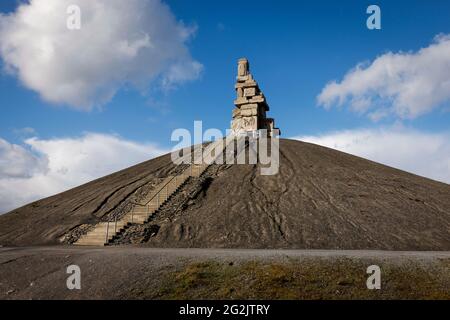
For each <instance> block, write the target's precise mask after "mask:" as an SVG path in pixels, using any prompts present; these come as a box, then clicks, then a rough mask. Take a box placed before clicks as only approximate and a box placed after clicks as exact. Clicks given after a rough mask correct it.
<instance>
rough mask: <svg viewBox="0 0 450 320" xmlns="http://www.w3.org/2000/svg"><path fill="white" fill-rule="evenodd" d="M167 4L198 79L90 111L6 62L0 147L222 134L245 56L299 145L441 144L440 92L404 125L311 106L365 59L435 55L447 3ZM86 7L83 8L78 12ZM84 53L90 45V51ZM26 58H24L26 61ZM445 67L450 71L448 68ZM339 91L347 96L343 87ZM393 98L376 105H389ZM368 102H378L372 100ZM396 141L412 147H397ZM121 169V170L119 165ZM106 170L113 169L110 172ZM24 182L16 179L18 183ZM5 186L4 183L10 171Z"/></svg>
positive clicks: (120, 94)
mask: <svg viewBox="0 0 450 320" xmlns="http://www.w3.org/2000/svg"><path fill="white" fill-rule="evenodd" d="M82 1H83V0H81V2H82ZM142 1H147V0H142ZM36 2H38V0H37V1H36ZM50 2H52V1H50ZM50 2H49V3H50ZM72 2H74V3H75V2H77V1H72ZM132 2H136V1H134V0H133V1H130V3H132ZM138 2H139V1H138ZM165 3H166V4H167V5H168V6H169V8H170V11H171V13H172V15H173V16H174V17H175V19H176V20H177V23H180V21H182V22H183V23H184V25H185V27H186V28H187V29H189V30H191V31H192V30H194V29H195V32H193V33H192V35H191V36H189V37H188V39H186V40H185V41H183V45H184V47H185V49H186V51H187V52H188V53H187V55H188V56H189V57H188V58H186V57H185V56H183V59H190V60H192V61H195V62H197V63H199V64H200V65H201V66H202V70H201V72H200V73H199V74H196V75H195V76H192V79H189V80H187V81H179V83H175V84H174V86H172V87H171V88H170V89H161V86H159V85H158V82H157V80H152V81H147V82H145V85H143V86H141V87H140V88H139V89H136V88H135V87H134V86H133V85H132V84H130V83H122V84H120V85H117V88H116V89H117V90H116V91H115V94H114V96H113V97H112V98H111V99H109V100H108V101H106V102H105V103H97V104H96V105H95V106H94V107H91V108H90V110H88V111H86V110H80V108H77V107H73V106H70V104H67V103H54V102H49V101H48V99H47V100H46V99H45V98H43V95H42V92H39V90H36V89H35V88H32V87H30V85H27V84H26V83H24V81H23V79H21V78H20V76H18V75H17V73H14V72H13V73H11V72H7V71H6V69H7V63H6V62H5V60H6V59H5V54H4V53H3V55H2V58H3V59H2V70H3V71H2V73H1V75H0V112H1V117H0V138H1V139H3V140H4V141H5V143H8V144H9V147H11V146H20V147H23V148H24V150H25V151H26V152H27V151H30V149H32V150H31V151H30V152H33V155H32V157H36V158H39V157H43V156H44V157H45V156H47V157H48V159H47V161H50V162H51V161H52V155H50V154H45V152H46V151H43V149H39V147H37V145H31V146H30V144H28V143H26V142H25V140H26V139H27V138H31V137H35V139H37V140H38V141H41V142H43V141H46V142H49V141H53V140H58V139H76V138H77V137H81V136H83V135H85V134H86V132H89V133H98V134H104V135H116V136H118V137H120V139H124V140H126V141H129V142H130V143H131V142H132V143H136V145H140V144H151V145H153V146H155V147H156V148H159V149H161V150H162V149H169V148H170V147H172V146H173V144H174V143H172V142H171V141H170V135H171V132H172V131H173V130H174V129H176V128H188V129H190V128H192V127H193V121H194V120H203V123H204V127H207V128H219V129H222V130H225V129H226V128H228V127H229V124H230V120H231V110H232V109H233V99H234V97H235V92H234V88H233V86H234V81H235V73H236V63H237V59H238V58H240V57H247V58H248V59H249V61H250V66H251V71H252V73H253V75H254V77H255V79H256V80H257V81H258V83H259V84H260V87H261V89H262V90H263V92H264V93H265V95H266V97H267V99H268V102H269V105H270V107H271V111H270V115H271V117H274V118H275V120H276V124H277V126H279V127H280V128H281V130H282V136H283V137H303V138H304V139H303V140H308V141H309V140H311V141H312V140H314V142H316V143H321V144H324V145H329V146H331V147H333V145H334V146H336V148H338V149H343V151H348V152H351V151H352V150H351V149H348V150H347V149H345V148H346V146H347V145H348V143H347V141H344V142H342V141H341V140H339V141H337V142H336V141H334V140H333V139H332V138H333V137H334V136H333V134H342V132H347V133H351V132H353V133H355V132H356V133H357V135H358V137H361V136H360V135H361V132H366V133H367V134H372V135H373V134H374V132H375V133H376V132H379V131H377V130H382V131H383V132H388V134H387V135H386V137H387V138H386V139H389V132H391V131H390V130H393V132H394V133H393V134H400V135H401V136H402V137H403V135H406V136H408V134H409V133H411V132H413V133H414V134H418V135H419V136H420V137H424V136H425V137H438V138H439V139H441V140H445V137H447V134H448V129H449V123H450V112H449V110H450V103H449V100H448V99H447V98H446V96H445V94H444V97H443V98H442V99H441V100H440V101H437V102H435V103H434V104H433V105H432V106H430V107H429V108H428V109H427V111H426V112H424V113H422V114H419V115H417V116H413V117H407V116H405V117H402V116H399V115H398V114H395V113H392V112H391V113H389V114H388V115H386V116H384V117H382V118H381V119H379V120H377V121H374V120H373V119H371V117H370V116H368V113H367V112H365V111H364V110H356V111H355V110H354V109H352V108H350V107H348V105H347V104H348V103H347V102H348V101H347V102H344V103H343V104H342V105H341V106H337V105H332V106H331V107H330V108H328V109H327V108H324V107H323V106H319V105H318V103H317V98H318V96H319V95H320V94H321V92H322V90H324V88H325V87H326V85H327V84H328V83H329V82H330V81H333V80H335V81H337V82H338V83H341V81H342V79H343V77H344V76H345V74H347V73H348V72H351V70H352V69H353V68H355V66H356V65H357V64H358V63H362V62H365V63H366V64H365V66H366V67H368V66H370V64H371V63H372V62H373V61H374V60H375V59H376V58H377V57H380V56H382V55H384V54H387V53H388V52H393V53H400V52H403V54H408V53H411V54H414V53H417V52H418V50H420V49H421V48H426V47H428V46H430V45H431V44H432V43H433V39H434V38H435V37H436V36H437V35H439V34H443V35H448V34H450V19H449V17H450V2H449V1H437V0H434V1H399V0H398V1H376V2H369V1H356V0H353V1H350V0H349V1H340V2H337V1H281V0H280V1H268V0H267V1H256V0H254V1H237V0H231V1H220V2H219V1H202V0H197V1H181V0H167V1H165ZM370 4H377V5H378V6H379V7H380V8H381V19H382V29H381V30H368V29H367V27H366V19H367V17H368V15H367V14H366V8H367V7H368V6H369V5H370ZM17 5H18V1H15V0H11V1H10V0H3V1H1V2H0V12H2V13H5V14H6V13H12V14H14V11H15V10H16V9H17ZM35 5H36V4H35ZM81 8H82V10H83V6H82V5H81ZM82 12H83V11H82ZM156 23H158V22H156ZM0 28H1V27H0ZM1 34H2V33H1V32H0V35H1ZM93 39H95V37H93ZM2 41H3V42H5V39H2V38H0V44H1V43H2ZM11 43H14V41H11ZM85 45H87V46H89V43H86V44H85ZM80 50H83V49H82V48H80ZM180 50H181V49H180ZM181 51H183V50H181ZM181 51H180V52H181ZM180 54H181V53H180ZM183 54H184V53H183ZM22 58H23V57H22ZM26 59H29V60H30V61H31V60H33V56H29V57H26ZM149 59H150V60H144V61H151V59H152V57H149ZM21 63H24V62H21ZM67 63H70V62H67ZM443 65H444V68H445V67H447V68H448V67H449V66H448V64H445V61H444V64H443ZM142 68H145V66H142ZM405 68H408V67H407V66H406V67H405ZM414 72H416V71H414ZM417 72H420V71H417ZM449 73H450V70H449ZM40 76H41V77H42V78H43V79H45V78H46V77H47V76H48V75H47V74H46V72H42V69H41V75H40ZM127 76H128V75H127ZM438 80H439V79H438ZM444 80H445V79H444ZM447 80H448V78H447ZM49 81H50V80H49ZM440 81H442V79H440ZM49 83H50V84H51V82H49ZM340 89H341V90H343V91H344V93H345V92H347V93H348V91H345V89H344V88H340ZM373 90H375V91H376V90H388V89H386V88H384V89H379V88H378V89H377V88H375V89H374V88H368V89H367V91H366V93H365V95H364V96H365V97H366V96H367V95H369V96H370V95H371V94H372V92H373ZM399 90H400V89H399ZM388 91H389V90H388ZM352 94H354V92H353V93H352ZM374 95H375V96H376V94H374ZM390 98H392V97H390ZM330 99H331V98H330ZM388 100H389V99H386V100H383V101H382V103H383V104H386V103H387V104H389V102H388ZM330 101H331V100H330ZM371 101H372V103H377V104H378V103H380V101H379V100H378V98H377V97H375V98H373V100H371ZM387 107H388V108H390V106H387ZM24 128H32V129H33V130H31V129H26V130H24ZM363 136H364V135H363ZM410 136H411V135H410ZM413 136H414V135H413ZM339 137H340V138H342V135H341V136H339ZM330 139H331V140H332V141H331V142H330ZM336 139H337V138H336ZM414 139H415V138H414ZM350 140H351V138H350ZM441 140H439V141H441ZM367 141H372V140H370V139H369V140H367ZM398 141H399V142H398V143H403V142H404V141H413V140H403V138H401V139H400V140H398ZM377 143H379V141H377ZM425 143H426V142H425ZM442 143H444V142H442ZM427 144H428V143H427ZM5 148H6V147H5ZM443 148H444V149H445V152H446V150H447V148H448V146H447V145H444V146H442V145H439V147H438V149H439V150H434V151H433V150H431V151H430V154H429V155H428V156H429V157H431V158H432V159H437V157H443V158H442V159H443V160H442V159H441V158H439V161H444V162H445V161H449V158H448V156H449V154H447V153H444V154H443V153H442V149H443ZM393 149H396V147H395V146H393ZM358 151H359V155H362V156H367V157H369V158H370V157H372V158H374V160H377V161H380V162H384V163H387V164H389V165H393V166H397V167H401V168H403V169H406V170H409V171H413V172H414V171H415V172H416V173H418V174H422V175H426V176H429V177H432V178H434V179H438V180H441V181H448V180H447V179H450V178H449V177H450V173H447V172H444V173H443V174H442V175H441V176H439V171H440V170H443V169H442V168H444V169H445V168H447V167H448V169H449V172H450V161H449V162H448V165H447V163H444V167H442V168H441V167H439V168H440V169H434V171H433V172H431V171H430V172H428V171H427V170H426V168H425V169H423V170H422V171H421V169H420V168H421V167H423V164H422V163H418V164H417V165H416V166H412V167H408V163H405V164H403V162H401V161H400V160H399V161H397V160H396V159H390V158H389V157H387V156H386V155H383V150H378V151H377V153H376V154H372V153H367V152H365V151H361V150H360V149H357V150H356V151H355V152H354V153H356V154H358ZM433 152H435V154H433ZM0 156H1V154H0ZM408 157H410V153H407V154H406V155H405V158H406V159H407V158H408ZM10 158H11V156H10ZM9 161H10V160H9ZM105 161H107V160H105ZM396 161H397V162H396ZM402 161H403V160H402ZM422 161H424V160H423V159H422ZM123 164H124V165H125V164H128V162H127V161H125V160H124V162H123ZM120 165H122V162H121V163H120ZM44 166H45V165H44ZM111 168H114V169H115V167H114V166H113V167H111ZM417 168H418V169H417ZM99 172H101V173H107V171H102V170H100V171H99ZM30 175H32V174H28V175H26V177H22V176H20V175H19V178H20V179H22V178H29V177H30ZM94 176H95V174H94ZM94 176H93V177H94ZM0 178H1V177H0ZM7 178H8V179H11V178H12V176H11V174H10V175H9V176H7ZM5 179H6V178H5ZM79 182H84V181H82V180H76V181H74V182H73V183H70V184H68V186H72V185H73V184H76V183H79ZM58 188H59V189H61V188H64V186H60V185H58V187H55V189H51V190H50V191H49V193H52V192H54V191H57V190H59V189H58ZM6 196H8V197H11V195H10V193H3V197H6ZM0 197H2V193H1V192H0ZM36 197H38V196H37V195H36V196H34V198H36ZM31 198H33V197H30V199H31ZM27 199H28V198H27ZM0 203H1V199H0ZM10 206H11V205H10ZM0 208H1V206H0ZM0 211H1V209H0Z"/></svg>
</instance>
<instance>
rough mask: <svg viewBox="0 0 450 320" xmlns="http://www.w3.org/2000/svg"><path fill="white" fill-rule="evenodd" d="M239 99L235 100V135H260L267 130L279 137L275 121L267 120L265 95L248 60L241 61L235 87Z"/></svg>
mask: <svg viewBox="0 0 450 320" xmlns="http://www.w3.org/2000/svg"><path fill="white" fill-rule="evenodd" d="M235 88H236V93H237V99H236V100H234V104H235V106H236V107H235V108H234V110H233V120H232V121H231V130H232V132H233V133H234V134H237V135H241V134H245V135H259V130H260V129H266V130H267V134H268V136H270V137H271V136H275V135H279V132H280V131H279V129H278V128H275V121H274V119H272V118H266V112H267V111H269V105H268V104H267V101H266V98H265V97H264V94H263V93H262V92H261V90H260V89H259V86H258V83H257V82H256V81H255V80H254V79H253V76H252V74H251V73H250V65H249V63H248V60H247V59H246V58H242V59H239V62H238V75H237V82H236V85H235Z"/></svg>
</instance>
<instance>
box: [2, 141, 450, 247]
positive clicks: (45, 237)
mask: <svg viewBox="0 0 450 320" xmlns="http://www.w3.org/2000/svg"><path fill="white" fill-rule="evenodd" d="M179 169H180V168H178V167H176V166H174V165H173V164H172V163H171V161H170V156H169V155H165V156H162V157H159V158H156V159H153V160H150V161H147V162H144V163H142V164H139V165H137V166H134V167H131V168H129V169H125V170H122V171H120V172H117V173H115V174H112V175H110V176H107V177H104V178H101V179H98V180H95V181H93V182H90V183H88V184H85V185H82V186H80V187H77V188H75V189H72V190H69V191H66V192H64V193H61V194H58V195H55V196H53V197H50V198H47V199H43V200H40V201H37V202H34V203H32V204H29V205H27V206H24V207H22V208H19V209H17V210H13V211H12V212H10V213H8V214H5V215H1V216H0V245H3V246H26V245H48V244H60V240H61V239H62V238H64V237H67V235H71V236H73V237H72V238H70V239H72V240H73V239H75V238H76V236H77V235H78V236H79V234H80V232H79V231H80V230H83V228H85V227H86V225H93V224H95V223H97V222H99V221H101V220H105V219H106V220H107V219H109V218H110V217H113V216H121V215H123V214H125V213H126V212H127V210H129V209H130V206H131V203H132V202H133V201H136V199H139V197H141V196H142V195H144V194H146V193H147V192H149V191H150V190H151V189H152V188H153V187H154V186H155V185H156V184H157V183H158V181H160V179H162V178H164V177H165V176H167V175H168V174H173V173H174V172H176V171H177V170H179ZM259 169H260V168H259V166H258V165H232V166H212V167H211V168H210V169H209V170H208V172H207V174H206V175H205V176H204V177H203V178H202V179H203V180H202V181H200V180H196V179H192V180H191V181H189V183H187V184H186V185H185V187H184V189H182V190H181V191H180V192H179V193H178V194H177V195H175V196H174V198H173V200H174V203H173V204H169V206H168V207H167V208H165V210H161V211H160V212H159V213H158V214H157V215H156V216H155V217H154V218H153V219H152V221H150V222H149V223H148V224H146V225H145V226H143V227H136V228H135V229H133V230H134V231H133V233H131V234H130V233H128V234H124V238H123V239H122V240H120V241H118V243H139V242H145V245H146V246H149V247H180V248H198V247H202V248H255V249H280V248H282V249H335V250H342V249H352V250H367V249H370V250H406V251H409V250H435V251H436V250H447V251H448V250H450V185H448V184H444V183H440V182H436V181H432V180H429V179H426V178H423V177H419V176H416V175H413V174H409V173H406V172H403V171H400V170H396V169H393V168H390V167H387V166H383V165H380V164H377V163H374V162H371V161H368V160H364V159H361V158H358V157H355V156H351V155H348V154H345V153H342V152H339V151H336V150H332V149H328V148H324V147H320V146H317V145H314V144H309V143H304V142H300V141H294V140H287V139H280V171H279V174H277V175H274V176H262V175H260V170H259ZM177 197H178V198H177ZM149 235H150V236H149Z"/></svg>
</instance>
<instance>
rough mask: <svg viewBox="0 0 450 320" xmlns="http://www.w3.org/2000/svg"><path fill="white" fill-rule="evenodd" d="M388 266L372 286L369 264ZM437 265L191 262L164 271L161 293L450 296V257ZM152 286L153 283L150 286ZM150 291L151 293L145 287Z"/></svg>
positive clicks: (218, 296)
mask: <svg viewBox="0 0 450 320" xmlns="http://www.w3.org/2000/svg"><path fill="white" fill-rule="evenodd" d="M370 264H377V265H379V266H380V267H381V269H382V275H381V280H382V288H381V290H368V289H367V287H366V280H367V277H368V275H367V274H366V268H367V266H369V265H370ZM437 264H438V265H437V266H430V265H427V266H421V265H419V264H417V263H403V264H389V263H387V262H386V261H379V262H371V263H368V262H363V261H360V260H354V259H348V258H343V259H334V260H333V259H306V260H301V261H300V260H291V261H289V262H265V261H248V262H242V263H237V264H236V263H230V262H228V263H227V262H218V261H212V260H211V261H203V262H196V263H188V264H185V265H183V266H182V267H180V268H178V269H177V270H175V271H171V272H169V273H167V274H166V275H164V278H163V280H162V283H161V286H160V288H159V289H158V290H154V288H153V290H141V292H142V294H144V296H145V297H143V296H140V297H139V298H156V299H450V292H449V276H450V275H449V271H448V270H449V266H450V261H449V259H445V260H442V261H438V262H437ZM148 289H149V288H148ZM146 292H148V293H149V295H146V294H145V293H146Z"/></svg>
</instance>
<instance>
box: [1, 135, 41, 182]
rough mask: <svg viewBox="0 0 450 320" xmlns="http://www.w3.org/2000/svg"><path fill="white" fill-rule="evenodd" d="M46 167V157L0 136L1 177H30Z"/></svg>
mask: <svg viewBox="0 0 450 320" xmlns="http://www.w3.org/2000/svg"><path fill="white" fill-rule="evenodd" d="M46 167H47V161H46V159H44V158H40V157H38V156H36V155H34V154H32V153H30V152H29V151H28V150H26V149H25V148H23V147H21V146H19V145H16V144H10V143H9V142H7V141H6V140H3V139H1V138H0V179H3V178H29V177H31V176H33V174H34V173H36V172H42V171H45V169H46Z"/></svg>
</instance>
